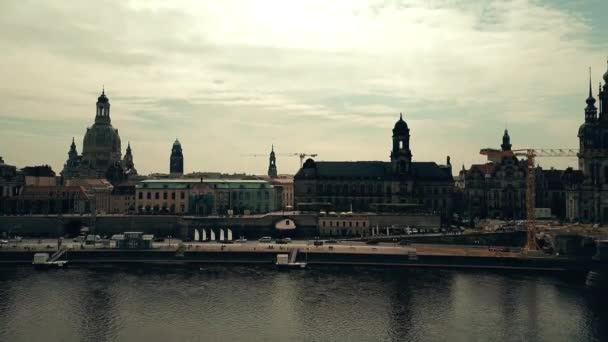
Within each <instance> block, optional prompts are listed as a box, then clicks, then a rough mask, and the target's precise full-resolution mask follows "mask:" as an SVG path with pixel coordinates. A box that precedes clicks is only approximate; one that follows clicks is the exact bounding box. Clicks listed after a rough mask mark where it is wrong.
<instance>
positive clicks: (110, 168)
mask: <svg viewBox="0 0 608 342" xmlns="http://www.w3.org/2000/svg"><path fill="white" fill-rule="evenodd" d="M61 175H62V178H63V180H64V181H66V180H69V179H71V178H107V179H108V180H109V181H110V182H112V184H117V183H120V182H122V181H124V180H125V179H128V178H130V177H131V176H136V175H137V170H135V166H134V164H133V155H132V154H131V148H130V146H129V148H128V149H127V154H126V155H125V159H122V158H121V146H120V136H119V135H118V130H117V129H115V128H114V127H112V120H111V118H110V100H109V99H108V97H107V96H106V94H105V89H104V90H103V91H102V93H101V95H100V96H99V97H98V98H97V104H96V112H95V122H94V123H93V126H91V127H89V128H87V132H86V134H85V136H84V139H83V144H82V155H78V151H77V150H76V144H75V142H74V139H73V138H72V144H71V145H70V150H69V152H68V160H67V161H66V163H65V165H64V168H63V171H62V172H61Z"/></svg>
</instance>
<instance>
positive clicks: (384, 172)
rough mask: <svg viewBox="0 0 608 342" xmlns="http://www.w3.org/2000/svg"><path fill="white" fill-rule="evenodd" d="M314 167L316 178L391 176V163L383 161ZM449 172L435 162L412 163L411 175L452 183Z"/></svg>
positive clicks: (316, 163)
mask: <svg viewBox="0 0 608 342" xmlns="http://www.w3.org/2000/svg"><path fill="white" fill-rule="evenodd" d="M309 165H310V164H309ZM314 165H315V168H316V171H317V176H318V177H329V178H332V177H345V178H367V179H387V178H390V177H392V176H393V172H392V167H391V163H390V162H383V161H344V162H331V161H329V162H326V161H320V162H314ZM449 170H450V168H442V167H440V166H439V165H437V163H435V162H412V175H413V176H414V177H416V178H417V179H420V180H435V181H437V180H441V181H452V180H453V178H452V175H451V174H450V172H449Z"/></svg>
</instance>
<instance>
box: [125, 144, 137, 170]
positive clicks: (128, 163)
mask: <svg viewBox="0 0 608 342" xmlns="http://www.w3.org/2000/svg"><path fill="white" fill-rule="evenodd" d="M122 163H123V169H124V171H125V173H126V174H127V176H136V175H137V169H135V163H134V162H133V152H132V151H131V142H129V143H128V144H127V150H126V151H125V156H124V157H123V158H122Z"/></svg>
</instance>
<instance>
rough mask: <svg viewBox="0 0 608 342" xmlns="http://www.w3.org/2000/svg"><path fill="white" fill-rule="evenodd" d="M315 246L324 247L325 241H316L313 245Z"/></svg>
mask: <svg viewBox="0 0 608 342" xmlns="http://www.w3.org/2000/svg"><path fill="white" fill-rule="evenodd" d="M313 244H314V245H315V246H323V241H320V240H315V242H314V243H313Z"/></svg>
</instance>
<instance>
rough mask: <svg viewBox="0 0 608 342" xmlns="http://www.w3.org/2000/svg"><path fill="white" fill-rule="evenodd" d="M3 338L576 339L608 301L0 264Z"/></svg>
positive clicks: (522, 279) (329, 278) (482, 279)
mask: <svg viewBox="0 0 608 342" xmlns="http://www.w3.org/2000/svg"><path fill="white" fill-rule="evenodd" d="M0 277H1V279H2V280H3V281H2V282H0V341H17V342H19V341H39V340H45V341H108V342H109V341H142V340H145V341H169V340H179V341H225V340H229V341H252V340H267V341H284V340H291V341H310V340H317V341H335V340H348V341H377V340H382V341H417V340H418V341H442V340H446V339H449V340H451V341H471V340H483V341H493V340H494V341H507V340H514V341H518V340H534V341H573V340H594V339H596V340H602V339H605V338H606V337H608V328H607V327H606V325H605V324H603V323H604V322H606V319H607V318H608V313H607V311H606V307H607V306H606V301H607V299H606V298H603V297H601V296H598V295H597V294H589V293H587V291H586V290H585V289H584V288H583V287H581V286H580V285H579V284H578V283H571V282H567V281H562V280H561V279H557V278H547V277H538V276H536V275H527V274H523V275H522V274H519V273H514V274H507V275H505V274H501V273H493V272H472V271H466V272H465V271H445V270H429V269H397V268H392V269H391V268H388V269H383V268H378V269H374V268H340V267H319V268H313V269H310V270H306V271H302V272H284V273H282V272H276V271H275V270H274V269H272V268H264V267H253V268H250V267H221V266H210V267H204V268H203V269H199V267H188V268H186V267H184V268H168V267H156V268H151V267H126V268H118V269H116V268H108V269H95V268H93V269H91V268H88V269H87V268H83V269H70V270H67V271H59V272H55V271H50V272H34V271H33V270H31V269H29V268H18V269H14V268H4V269H2V268H0Z"/></svg>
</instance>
